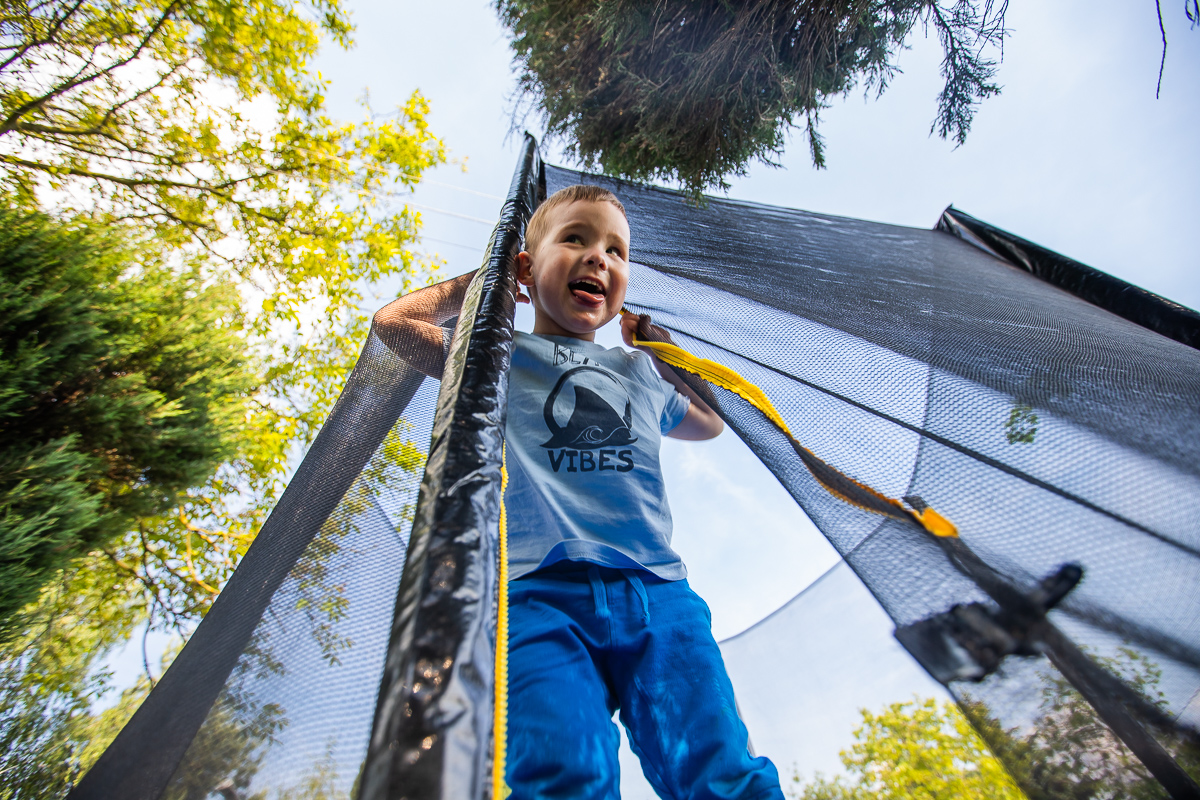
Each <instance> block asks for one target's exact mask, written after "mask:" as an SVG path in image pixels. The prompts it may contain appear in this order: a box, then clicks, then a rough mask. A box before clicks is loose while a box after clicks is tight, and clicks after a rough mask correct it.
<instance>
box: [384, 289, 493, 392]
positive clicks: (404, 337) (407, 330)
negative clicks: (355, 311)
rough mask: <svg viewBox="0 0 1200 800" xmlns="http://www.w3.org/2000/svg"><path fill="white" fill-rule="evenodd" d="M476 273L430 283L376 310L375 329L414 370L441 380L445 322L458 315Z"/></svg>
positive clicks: (443, 363) (444, 363)
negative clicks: (431, 284) (443, 324)
mask: <svg viewBox="0 0 1200 800" xmlns="http://www.w3.org/2000/svg"><path fill="white" fill-rule="evenodd" d="M474 277H475V273H474V272H468V273H467V274H466V275H460V276H459V277H457V278H451V279H450V280H448V281H443V282H442V283H438V284H435V285H433V286H427V287H426V288H424V289H418V290H417V291H415V292H410V293H409V294H406V295H404V296H403V297H401V298H398V299H396V300H393V301H392V302H390V303H388V304H387V305H386V306H384V307H383V308H381V309H379V310H378V311H376V312H375V331H376V333H378V334H379V338H381V339H382V340H383V342H384V344H386V345H387V346H388V347H390V348H391V349H392V350H393V351H395V353H396V354H397V355H399V356H400V357H401V358H403V359H404V360H405V361H407V362H408V363H409V364H410V365H411V366H412V367H413V368H414V369H417V370H419V371H420V372H422V373H424V374H425V375H428V376H429V377H431V378H436V379H438V380H441V377H442V369H443V368H444V367H445V365H446V358H445V352H444V350H443V348H444V344H445V339H444V338H443V337H444V333H443V329H442V323H444V322H445V321H446V320H449V319H452V318H454V317H455V316H457V315H458V313H459V311H460V310H461V309H462V303H463V297H464V296H466V293H467V287H468V286H469V285H470V284H471V279H472V278H474Z"/></svg>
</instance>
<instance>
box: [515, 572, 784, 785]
mask: <svg viewBox="0 0 1200 800" xmlns="http://www.w3.org/2000/svg"><path fill="white" fill-rule="evenodd" d="M509 609H510V611H509V614H510V617H509V618H510V636H509V696H508V715H509V716H508V757H507V763H508V770H507V771H508V775H507V779H508V785H509V786H510V787H511V788H512V791H513V793H512V800H547V799H548V798H572V800H583V799H584V798H596V800H600V799H601V798H604V799H605V800H608V799H609V798H617V797H619V796H620V794H619V785H620V781H619V777H620V772H619V767H618V765H617V749H618V746H619V744H620V734H619V733H618V732H617V727H616V725H614V724H613V721H612V715H613V712H614V711H615V710H616V709H618V708H620V710H621V722H622V723H623V724H624V725H625V729H626V730H627V731H628V732H629V739H630V742H631V744H632V745H633V750H634V752H635V753H637V755H638V757H639V758H640V759H641V762H642V771H643V772H644V773H645V775H646V778H647V780H649V781H650V783H651V785H652V786H653V787H654V789H655V791H657V792H658V794H659V796H660V797H663V798H678V800H684V798H687V799H688V800H692V798H695V800H700V799H701V798H705V799H706V800H708V799H712V800H716V799H717V798H720V799H721V800H732V799H733V798H737V799H738V800H757V799H758V798H772V800H782V798H783V792H782V791H781V790H780V787H779V774H778V772H776V770H775V767H774V765H773V764H771V762H770V761H769V760H767V759H766V758H761V757H760V758H752V757H751V756H750V754H749V752H748V749H747V743H748V734H747V732H746V726H745V725H743V724H742V721H741V719H740V718H739V717H738V714H737V709H736V707H735V706H734V701H733V686H732V685H731V684H730V682H729V677H728V676H727V675H726V674H725V667H724V664H723V663H722V661H721V651H720V650H719V649H718V648H717V643H716V641H715V640H714V639H713V637H712V631H711V617H710V615H709V611H708V606H706V605H705V604H704V601H703V600H701V599H700V598H699V597H698V596H697V595H696V594H695V593H694V592H693V591H692V590H691V589H690V588H689V587H688V585H687V581H663V580H660V579H658V578H656V577H654V576H653V575H652V574H650V573H648V572H643V571H640V570H615V569H608V568H605V567H598V566H595V565H589V564H582V563H574V562H565V563H562V564H560V565H555V566H554V567H550V568H548V569H545V570H539V571H538V572H534V573H531V574H529V575H526V576H523V577H521V578H519V579H517V580H514V581H513V582H512V583H511V584H509Z"/></svg>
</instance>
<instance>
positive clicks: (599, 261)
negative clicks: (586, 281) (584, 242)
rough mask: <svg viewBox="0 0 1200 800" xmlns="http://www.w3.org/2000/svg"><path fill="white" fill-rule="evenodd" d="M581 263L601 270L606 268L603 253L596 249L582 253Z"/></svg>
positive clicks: (606, 263) (606, 264)
mask: <svg viewBox="0 0 1200 800" xmlns="http://www.w3.org/2000/svg"><path fill="white" fill-rule="evenodd" d="M583 263H585V264H589V265H595V266H598V267H603V268H607V267H608V262H607V261H606V260H605V258H604V251H603V250H601V249H600V248H598V247H593V248H590V249H589V250H588V251H587V252H586V253H584V256H583Z"/></svg>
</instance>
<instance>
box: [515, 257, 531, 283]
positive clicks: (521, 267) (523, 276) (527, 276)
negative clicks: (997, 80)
mask: <svg viewBox="0 0 1200 800" xmlns="http://www.w3.org/2000/svg"><path fill="white" fill-rule="evenodd" d="M517 283H519V284H521V285H522V286H533V258H532V257H531V256H530V255H529V253H527V252H526V251H524V250H522V251H521V252H519V253H517Z"/></svg>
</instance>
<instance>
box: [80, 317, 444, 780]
mask: <svg viewBox="0 0 1200 800" xmlns="http://www.w3.org/2000/svg"><path fill="white" fill-rule="evenodd" d="M372 346H378V347H383V345H382V344H381V343H380V342H379V341H378V338H377V337H376V336H375V335H374V334H372V335H371V338H370V340H369V341H368V343H367V347H368V348H369V347H372ZM361 360H362V359H360V362H361ZM396 366H397V369H396V371H395V372H394V373H392V374H389V375H377V374H363V372H362V371H361V370H360V369H355V370H354V372H352V373H351V375H350V378H349V379H348V380H347V381H346V386H345V388H344V389H343V390H342V394H341V396H340V397H339V398H338V401H337V403H336V404H335V405H334V407H333V411H331V412H330V414H329V418H328V419H327V420H326V421H325V424H324V425H323V426H322V428H321V432H320V434H318V436H317V438H316V440H315V441H314V442H313V445H312V447H311V448H309V453H308V455H307V456H306V457H305V459H304V461H303V463H301V465H300V467H299V469H297V470H296V474H295V475H294V476H293V477H292V480H291V481H290V482H289V483H288V487H287V489H286V490H285V491H284V493H283V496H282V497H280V498H279V502H278V503H277V504H276V506H275V508H274V510H272V512H271V515H270V516H269V517H268V518H267V521H266V522H265V523H263V526H262V529H261V530H260V531H259V533H258V536H257V537H255V540H254V543H253V544H252V545H251V546H250V549H249V550H248V551H247V552H246V555H245V557H244V558H242V560H241V563H240V564H238V568H237V570H236V571H235V572H234V574H233V576H232V577H231V578H230V579H229V581H228V583H226V584H225V586H224V588H222V590H221V594H220V595H218V596H217V599H216V601H214V602H213V605H212V608H211V609H209V611H208V613H207V614H206V615H205V617H204V620H203V621H202V622H201V623H200V625H199V626H198V627H197V628H196V630H195V632H193V633H192V635H191V637H190V638H189V639H188V643H187V645H186V646H185V647H184V648H183V650H182V651H180V653H179V655H178V656H176V658H175V660H174V662H172V664H171V666H170V668H169V669H168V670H167V671H166V673H164V674H163V676H162V678H161V679H160V680H159V681H158V683H157V684H156V685H155V687H154V690H153V691H151V692H150V694H149V696H148V697H147V698H146V699H145V701H144V702H143V703H142V705H141V706H140V707H139V708H138V710H137V711H136V712H135V713H134V715H133V717H132V718H131V719H130V720H129V722H128V723H126V724H125V727H124V728H122V729H121V732H120V733H119V734H117V737H116V739H114V740H113V742H112V744H110V745H109V746H108V748H107V749H106V750H105V751H104V753H102V754H101V756H100V758H99V759H97V761H96V763H95V764H93V765H92V768H91V769H90V770H88V772H87V774H86V775H84V776H83V779H82V780H81V781H80V782H79V783H78V784H77V785H76V786H75V788H74V789H73V790H72V791H71V793H70V794H69V795H68V798H69V799H70V800H109V799H110V798H111V800H157V798H159V797H160V796H161V795H162V794H163V792H164V791H165V789H166V787H167V783H168V782H169V781H170V779H171V776H172V775H173V774H174V773H175V770H176V768H177V767H178V766H179V762H180V760H181V759H182V758H183V756H184V753H186V752H187V749H188V747H189V746H190V745H191V743H192V740H193V739H194V738H195V736H196V732H197V731H198V730H199V729H200V726H201V725H202V724H203V722H204V720H205V718H206V717H207V716H208V712H209V709H211V708H212V705H213V703H214V702H215V701H216V699H217V697H218V695H220V693H221V690H222V689H223V688H224V687H225V683H226V681H227V680H228V679H229V675H230V673H231V672H232V671H233V668H234V667H235V666H236V665H237V662H238V659H239V658H240V657H241V655H242V652H243V651H244V650H245V649H246V645H247V643H248V642H249V641H250V637H251V635H253V633H254V630H255V628H256V627H257V626H258V623H259V622H260V620H261V619H262V615H263V612H264V611H265V610H266V608H267V605H268V604H269V603H270V602H271V597H272V596H273V595H274V594H275V591H276V590H277V589H278V588H279V586H280V584H282V583H283V580H284V578H286V577H287V575H288V573H289V572H290V571H291V569H292V566H293V565H294V564H295V563H296V561H297V560H298V559H299V558H300V555H301V554H302V553H303V552H304V549H305V548H306V547H308V544H309V542H311V541H312V538H313V536H315V535H316V533H317V531H318V530H320V528H321V525H323V524H324V522H325V520H326V519H327V518H328V517H329V514H330V513H332V512H333V509H334V508H335V507H336V506H337V504H338V503H339V502H340V501H341V498H342V495H344V494H345V493H346V491H347V490H348V489H349V488H350V486H351V484H353V483H354V481H355V480H356V479H357V478H358V476H359V474H360V473H361V472H362V470H363V467H364V466H366V462H367V460H368V459H369V458H370V457H371V454H372V453H373V452H374V451H375V449H376V448H377V447H378V446H379V444H380V443H382V442H383V439H384V437H385V436H386V435H387V432H388V431H389V430H391V428H392V426H393V425H395V424H396V420H397V419H399V418H400V415H401V414H402V413H404V409H405V408H406V407H407V406H408V403H409V401H410V400H412V397H413V395H414V394H416V392H417V389H418V388H420V386H421V382H422V381H423V380H424V376H423V375H421V374H420V373H419V372H417V371H416V370H413V369H410V368H407V367H404V366H402V365H400V364H397V365H396ZM351 434H352V435H353V436H354V437H355V439H356V441H359V442H365V443H366V445H367V446H364V447H362V448H359V449H357V450H355V451H354V452H357V453H360V454H361V458H358V459H356V458H354V457H348V456H347V452H348V451H347V449H346V448H345V447H342V446H340V443H341V442H342V441H343V440H344V438H345V437H346V436H348V435H351Z"/></svg>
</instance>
